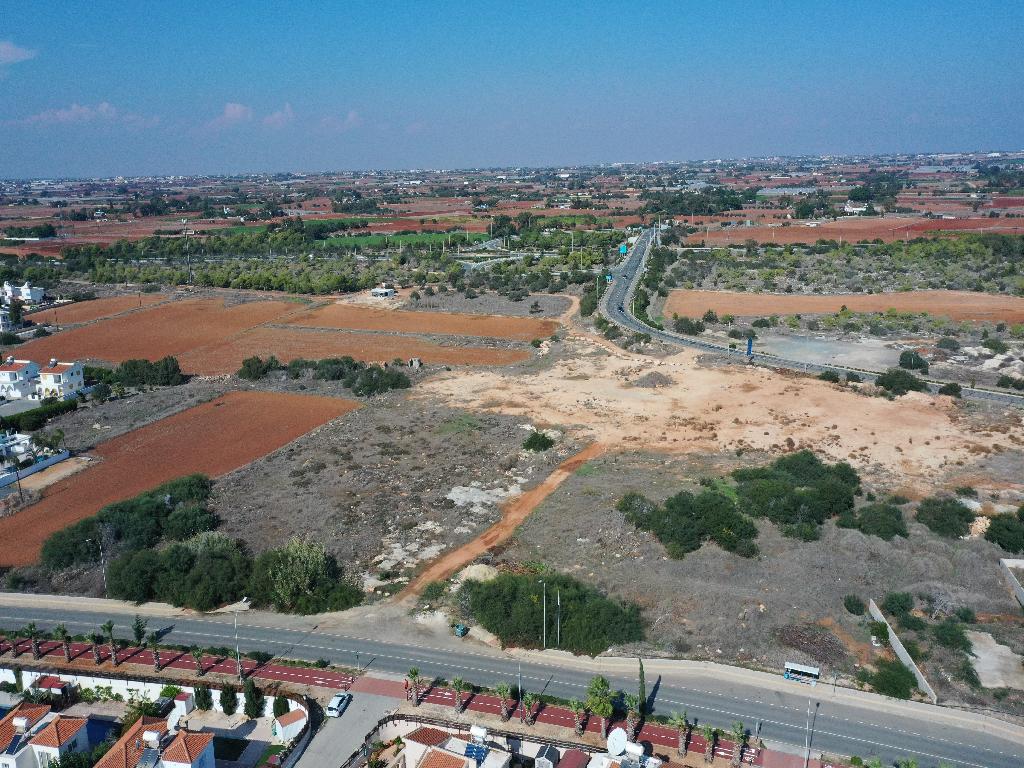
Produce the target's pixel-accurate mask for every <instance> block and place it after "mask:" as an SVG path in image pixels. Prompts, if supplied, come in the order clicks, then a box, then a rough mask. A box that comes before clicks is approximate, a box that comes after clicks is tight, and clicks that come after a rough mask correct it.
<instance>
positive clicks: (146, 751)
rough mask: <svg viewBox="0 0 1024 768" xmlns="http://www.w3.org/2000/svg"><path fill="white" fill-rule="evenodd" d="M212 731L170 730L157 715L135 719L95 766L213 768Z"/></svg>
mask: <svg viewBox="0 0 1024 768" xmlns="http://www.w3.org/2000/svg"><path fill="white" fill-rule="evenodd" d="M214 765H215V763H214V757H213V734H212V733H197V732H195V731H185V730H180V731H178V732H177V733H176V734H172V733H171V732H170V730H169V729H168V727H167V721H166V720H163V719H161V718H159V717H148V716H146V717H143V718H141V719H140V720H138V721H137V722H136V723H135V724H134V725H132V727H131V728H129V729H128V730H127V731H125V733H124V734H123V735H122V736H121V738H120V739H118V740H117V742H116V743H115V744H114V746H112V747H111V748H110V751H109V752H107V754H105V755H104V756H103V758H102V759H101V760H100V761H99V762H98V763H96V766H95V768H214Z"/></svg>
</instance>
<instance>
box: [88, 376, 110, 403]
mask: <svg viewBox="0 0 1024 768" xmlns="http://www.w3.org/2000/svg"><path fill="white" fill-rule="evenodd" d="M112 392H113V390H112V389H111V388H110V385H109V384H107V383H105V382H102V381H101V382H100V383H99V384H94V385H93V388H92V393H91V396H92V399H93V400H95V401H96V402H98V403H105V402H106V401H107V400H109V399H110V395H111V393H112Z"/></svg>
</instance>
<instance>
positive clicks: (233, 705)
mask: <svg viewBox="0 0 1024 768" xmlns="http://www.w3.org/2000/svg"><path fill="white" fill-rule="evenodd" d="M220 708H221V709H222V710H223V711H224V714H225V715H228V716H229V717H230V716H231V715H233V714H235V712H236V711H237V710H238V691H237V690H235V687H234V686H233V685H231V684H230V683H225V684H224V687H223V688H221V689H220Z"/></svg>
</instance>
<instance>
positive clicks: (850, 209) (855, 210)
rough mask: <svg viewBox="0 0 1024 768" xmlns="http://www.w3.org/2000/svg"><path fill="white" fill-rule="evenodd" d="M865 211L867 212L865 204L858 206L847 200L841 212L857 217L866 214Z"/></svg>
mask: <svg viewBox="0 0 1024 768" xmlns="http://www.w3.org/2000/svg"><path fill="white" fill-rule="evenodd" d="M867 210H868V204H867V203H861V204H859V205H858V204H857V203H855V202H853V201H852V200H847V201H846V205H844V206H843V212H844V213H852V214H857V215H859V214H862V213H867Z"/></svg>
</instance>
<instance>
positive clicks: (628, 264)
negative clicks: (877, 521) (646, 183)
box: [601, 229, 1024, 408]
mask: <svg viewBox="0 0 1024 768" xmlns="http://www.w3.org/2000/svg"><path fill="white" fill-rule="evenodd" d="M654 236H655V230H654V229H645V230H644V231H643V233H642V234H641V235H640V236H639V237H638V238H637V240H636V242H635V243H634V244H633V247H632V248H631V249H630V251H629V254H628V255H627V257H626V259H625V261H624V262H623V263H622V264H621V265H619V266H618V267H617V268H616V269H614V270H612V283H611V285H610V286H608V289H607V290H606V291H605V292H604V295H603V296H602V300H601V313H602V314H603V315H604V316H605V317H606V318H608V319H609V320H611V321H612V322H614V323H616V324H617V325H620V326H622V327H623V328H626V329H627V330H630V331H634V332H636V333H646V334H648V335H650V336H651V338H656V339H658V340H659V341H663V342H666V343H668V344H674V345H676V346H683V347H692V348H695V349H701V350H704V351H706V352H713V353H717V354H722V355H727V356H728V357H730V358H732V359H734V360H737V361H742V360H745V359H746V349H745V348H744V349H730V348H729V347H728V346H727V345H725V344H717V343H715V342H711V341H704V340H703V339H701V338H700V337H697V336H686V335H683V334H679V333H673V332H671V331H663V330H659V329H657V328H652V327H651V326H649V325H647V324H645V323H643V322H641V321H640V320H638V319H637V318H636V317H634V316H633V314H632V312H631V311H630V301H631V299H632V296H633V291H634V290H635V288H636V285H637V283H638V282H639V280H640V277H641V276H642V275H643V270H644V265H645V262H646V260H647V255H648V253H649V252H650V248H651V243H652V241H653V239H654ZM740 343H741V344H742V345H743V346H744V347H745V346H746V344H745V342H740ZM750 362H753V363H756V364H758V365H765V366H768V367H771V368H788V369H790V370H793V371H801V372H804V373H822V372H823V371H837V372H839V373H843V372H850V373H856V374H858V375H859V376H861V378H863V379H864V381H868V382H873V381H874V380H875V378H876V377H877V376H878V373H879V372H878V371H872V370H867V369H864V368H850V367H848V366H843V365H831V364H821V363H818V362H815V361H813V360H795V359H793V358H786V357H779V356H777V355H770V354H766V353H763V352H755V353H754V355H753V356H752V358H751V360H750ZM926 381H927V382H928V386H929V388H930V390H931V391H932V392H933V393H935V392H938V389H939V387H941V386H942V385H943V384H945V383H946V382H944V381H940V380H938V379H930V378H926ZM962 397H964V398H965V399H971V400H987V401H990V402H997V403H1003V404H1006V405H1014V406H1017V407H1018V408H1024V396H1022V395H1015V394H1012V393H1009V392H997V391H994V390H991V389H984V388H980V387H973V388H972V387H968V386H963V387H962Z"/></svg>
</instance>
